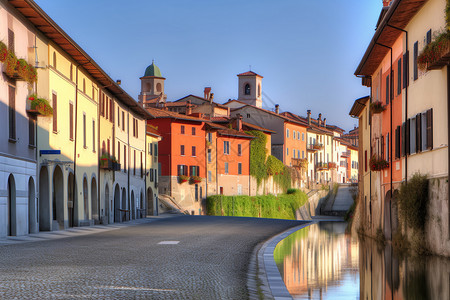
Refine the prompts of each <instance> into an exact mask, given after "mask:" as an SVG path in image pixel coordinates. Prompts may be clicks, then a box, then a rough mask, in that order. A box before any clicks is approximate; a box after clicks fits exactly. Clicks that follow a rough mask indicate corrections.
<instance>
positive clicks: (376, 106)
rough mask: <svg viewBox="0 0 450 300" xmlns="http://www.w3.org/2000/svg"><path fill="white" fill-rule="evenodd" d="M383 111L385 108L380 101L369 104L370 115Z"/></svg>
mask: <svg viewBox="0 0 450 300" xmlns="http://www.w3.org/2000/svg"><path fill="white" fill-rule="evenodd" d="M385 110H386V108H385V107H384V106H383V104H382V103H381V102H380V101H376V102H372V103H370V111H371V112H372V114H379V113H382V112H383V111H385Z"/></svg>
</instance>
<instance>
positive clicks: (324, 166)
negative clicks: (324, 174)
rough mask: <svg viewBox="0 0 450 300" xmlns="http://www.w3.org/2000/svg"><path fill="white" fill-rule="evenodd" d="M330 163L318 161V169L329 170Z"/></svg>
mask: <svg viewBox="0 0 450 300" xmlns="http://www.w3.org/2000/svg"><path fill="white" fill-rule="evenodd" d="M328 169H329V167H328V163H323V162H319V163H316V170H317V171H324V170H328Z"/></svg>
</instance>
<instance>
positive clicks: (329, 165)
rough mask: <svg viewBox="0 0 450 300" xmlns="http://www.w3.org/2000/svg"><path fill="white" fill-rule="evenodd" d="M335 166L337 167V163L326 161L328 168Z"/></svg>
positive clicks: (334, 167)
mask: <svg viewBox="0 0 450 300" xmlns="http://www.w3.org/2000/svg"><path fill="white" fill-rule="evenodd" d="M336 167H337V165H336V163H335V162H329V163H328V168H330V169H336Z"/></svg>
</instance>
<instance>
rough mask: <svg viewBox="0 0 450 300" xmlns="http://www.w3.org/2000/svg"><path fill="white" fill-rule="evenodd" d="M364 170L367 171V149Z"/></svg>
mask: <svg viewBox="0 0 450 300" xmlns="http://www.w3.org/2000/svg"><path fill="white" fill-rule="evenodd" d="M364 171H365V172H367V150H365V151H364Z"/></svg>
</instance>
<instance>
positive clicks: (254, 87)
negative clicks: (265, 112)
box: [237, 71, 263, 108]
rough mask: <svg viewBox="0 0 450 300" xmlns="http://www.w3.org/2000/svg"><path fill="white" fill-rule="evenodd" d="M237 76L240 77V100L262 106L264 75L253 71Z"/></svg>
mask: <svg viewBox="0 0 450 300" xmlns="http://www.w3.org/2000/svg"><path fill="white" fill-rule="evenodd" d="M237 76H238V78H239V92H238V100H239V101H241V102H244V103H247V104H250V105H254V106H256V107H259V108H261V107H262V79H263V77H262V76H261V75H258V74H256V73H255V72H252V71H248V72H245V73H241V74H238V75H237Z"/></svg>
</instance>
